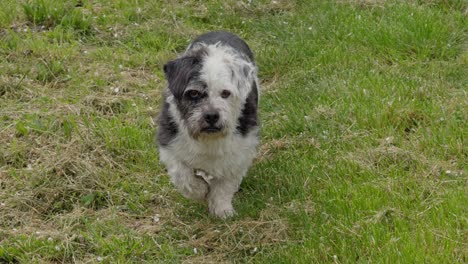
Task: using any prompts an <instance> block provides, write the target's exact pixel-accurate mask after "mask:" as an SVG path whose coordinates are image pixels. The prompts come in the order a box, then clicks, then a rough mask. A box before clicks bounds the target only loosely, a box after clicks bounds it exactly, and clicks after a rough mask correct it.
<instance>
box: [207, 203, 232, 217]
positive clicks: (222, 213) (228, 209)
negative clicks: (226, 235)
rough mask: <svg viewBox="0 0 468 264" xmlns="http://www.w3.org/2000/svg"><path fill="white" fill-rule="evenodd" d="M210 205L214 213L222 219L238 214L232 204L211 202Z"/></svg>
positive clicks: (211, 211)
mask: <svg viewBox="0 0 468 264" xmlns="http://www.w3.org/2000/svg"><path fill="white" fill-rule="evenodd" d="M208 207H209V209H210V213H211V214H212V215H214V216H217V217H219V218H221V219H226V218H229V217H232V216H234V215H235V214H236V211H235V210H234V208H233V207H232V205H231V204H217V205H215V204H212V203H209V205H208Z"/></svg>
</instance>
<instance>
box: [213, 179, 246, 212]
mask: <svg viewBox="0 0 468 264" xmlns="http://www.w3.org/2000/svg"><path fill="white" fill-rule="evenodd" d="M209 184H210V192H209V193H208V208H209V209H210V213H211V214H213V215H215V216H217V217H220V218H223V219H225V218H228V217H231V216H233V215H234V214H235V213H236V211H235V210H234V208H233V207H232V198H233V197H234V194H235V193H236V192H237V190H238V189H239V185H240V182H238V181H235V180H232V181H229V180H226V179H222V180H218V179H213V180H212V181H210V183H209Z"/></svg>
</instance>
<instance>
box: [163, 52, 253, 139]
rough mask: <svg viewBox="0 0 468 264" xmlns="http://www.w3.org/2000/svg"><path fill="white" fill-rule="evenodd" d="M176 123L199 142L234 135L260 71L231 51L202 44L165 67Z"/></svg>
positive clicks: (241, 56)
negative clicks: (181, 125) (201, 138)
mask: <svg viewBox="0 0 468 264" xmlns="http://www.w3.org/2000/svg"><path fill="white" fill-rule="evenodd" d="M164 72H165V75H166V78H167V81H168V88H169V92H170V95H169V96H168V102H169V104H171V110H172V111H171V112H172V114H173V115H174V116H175V119H176V120H177V121H178V122H179V123H182V124H183V127H184V128H186V129H187V131H188V133H189V134H190V135H191V136H192V137H193V138H195V139H198V138H200V137H203V138H216V137H222V136H225V135H227V134H229V133H232V132H233V131H234V130H235V129H236V127H237V125H238V124H237V123H238V119H239V117H240V116H241V113H242V111H243V108H244V104H245V102H246V100H247V97H248V95H249V93H250V91H251V90H252V87H253V85H254V82H255V76H256V68H255V65H254V64H253V63H252V62H250V60H249V59H248V58H246V57H244V56H243V55H242V54H239V53H236V51H235V50H234V49H232V48H230V47H226V46H221V45H219V44H215V45H204V44H198V45H196V46H195V47H191V49H190V50H188V51H187V52H186V53H185V54H184V55H183V56H181V57H179V58H177V59H175V60H173V61H170V62H168V63H167V64H166V65H164Z"/></svg>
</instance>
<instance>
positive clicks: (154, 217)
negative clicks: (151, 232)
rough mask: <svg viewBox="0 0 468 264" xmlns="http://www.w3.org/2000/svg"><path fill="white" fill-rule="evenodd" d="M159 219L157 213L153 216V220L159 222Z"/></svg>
mask: <svg viewBox="0 0 468 264" xmlns="http://www.w3.org/2000/svg"><path fill="white" fill-rule="evenodd" d="M159 220H160V219H159V214H157V215H155V216H153V222H155V223H157V222H159Z"/></svg>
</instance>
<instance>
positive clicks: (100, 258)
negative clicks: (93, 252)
mask: <svg viewBox="0 0 468 264" xmlns="http://www.w3.org/2000/svg"><path fill="white" fill-rule="evenodd" d="M96 259H97V261H98V262H101V261H103V260H104V258H103V257H101V256H99V257H97V258H96Z"/></svg>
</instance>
